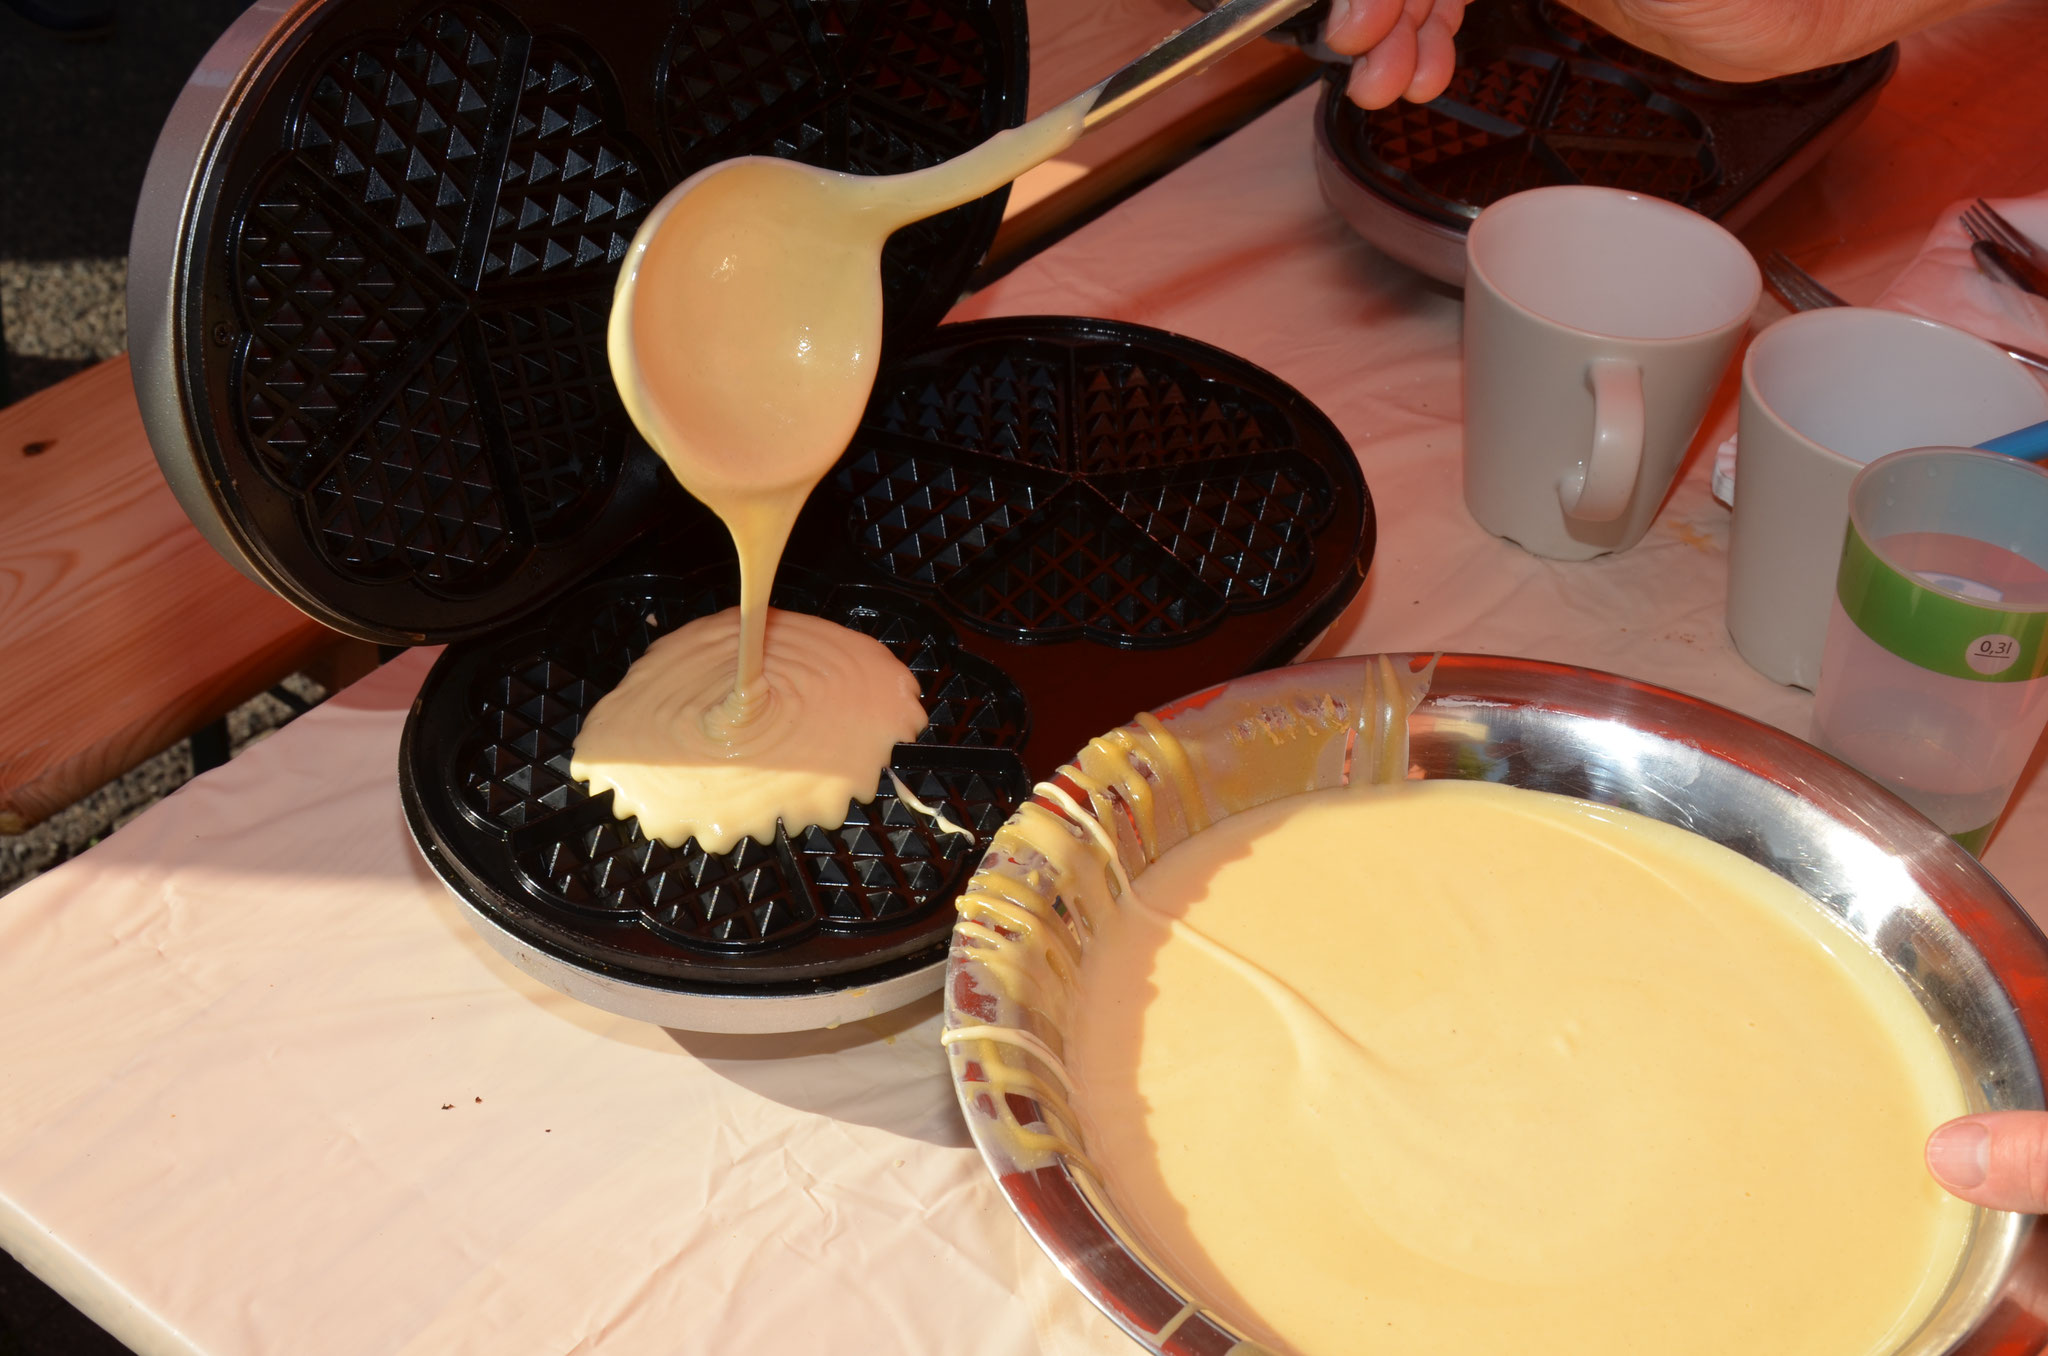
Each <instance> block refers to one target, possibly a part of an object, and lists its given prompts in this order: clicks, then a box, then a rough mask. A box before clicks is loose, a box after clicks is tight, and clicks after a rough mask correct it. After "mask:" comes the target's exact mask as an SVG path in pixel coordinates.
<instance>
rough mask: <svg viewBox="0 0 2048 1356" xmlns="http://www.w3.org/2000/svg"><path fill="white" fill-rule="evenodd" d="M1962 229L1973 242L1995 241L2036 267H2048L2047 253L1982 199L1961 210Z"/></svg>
mask: <svg viewBox="0 0 2048 1356" xmlns="http://www.w3.org/2000/svg"><path fill="white" fill-rule="evenodd" d="M1973 223H1974V227H1973ZM1963 229H1964V230H1966V231H1969V233H1970V237H1971V239H1973V240H1995V241H1997V242H1998V243H1999V244H2001V245H2003V246H2005V247H2006V248H2007V249H2009V250H2011V251H2012V252H2013V253H2014V254H2017V255H2019V256H2021V257H2022V258H2024V259H2025V260H2026V261H2027V262H2028V263H2031V264H2033V265H2035V266H2036V267H2044V266H2048V252H2044V251H2043V250H2042V248H2041V247H2040V246H2039V245H2036V244H2035V243H2034V242H2033V240H2032V239H2031V238H2029V237H2028V235H2027V233H2026V232H2025V231H2022V230H2021V229H2020V228H2019V227H2017V226H2015V225H2013V224H2012V223H2011V222H2010V221H2007V220H2006V219H2005V217H2003V216H2002V215H2000V214H1999V211H1998V209H1997V208H1995V207H1993V206H1992V205H1991V204H1990V203H1988V202H1986V201H1984V200H1983V199H1982V198H1979V199H1977V201H1975V202H1973V203H1971V204H1970V205H1969V206H1968V207H1965V208H1964V209H1963Z"/></svg>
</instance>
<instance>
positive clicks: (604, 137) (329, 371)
mask: <svg viewBox="0 0 2048 1356" xmlns="http://www.w3.org/2000/svg"><path fill="white" fill-rule="evenodd" d="M617 110H618V97H617V91H615V90H614V89H612V88H610V86H609V83H608V80H607V79H606V77H605V76H604V74H603V68H602V66H601V65H599V64H597V63H595V62H594V61H593V60H591V59H590V58H589V57H588V55H587V54H585V53H583V52H582V51H580V50H579V49H578V48H577V47H576V46H574V45H573V44H572V43H571V42H569V41H568V40H557V39H541V38H536V37H533V36H531V35H529V34H526V33H524V32H523V31H521V30H519V29H518V28H517V27H516V26H515V25H514V24H513V22H512V21H511V20H510V19H507V18H499V17H492V16H491V15H487V14H485V13H484V12H482V11H476V10H469V9H463V8H450V9H442V10H436V11H434V12H433V13H430V14H428V15H427V16H425V17H423V18H422V19H421V20H420V21H419V22H418V23H416V24H415V25H414V26H413V27H412V28H411V29H409V30H407V31H406V32H405V33H403V34H397V35H392V36H389V37H385V38H376V39H371V40H368V41H359V42H356V43H353V44H351V45H349V46H348V47H347V48H346V49H345V50H343V51H340V52H338V53H336V54H334V55H333V56H332V57H331V58H330V59H328V60H327V61H326V62H325V63H324V65H323V66H322V67H321V68H320V70H319V72H318V74H317V76H316V77H315V78H314V80H313V82H312V84H311V87H310V88H309V89H308V90H307V92H306V97H305V99H304V101H303V104H302V106H301V109H300V112H299V115H298V116H297V118H296V119H294V120H293V122H292V124H291V127H290V130H289V135H290V139H291V147H290V149H289V150H288V151H287V152H286V153H285V154H283V155H282V156H281V157H280V158H279V159H278V160H277V162H276V163H275V164H274V165H273V166H272V167H271V168H270V169H269V170H268V171H267V172H266V173H265V174H264V176H263V177H262V179H261V180H260V182H259V183H258V185H257V187H256V189H255V191H254V193H253V194H252V196H251V201H250V203H249V205H248V207H247V208H246V209H245V212H244V215H243V219H242V221H241V223H240V225H239V229H238V230H237V231H236V233H235V260H236V273H235V292H236V302H237V309H238V311H239V314H240V318H241V320H242V322H243V327H244V328H245V330H246V334H245V336H244V337H243V338H242V340H241V341H240V343H239V346H238V355H237V360H236V371H235V377H234V387H235V392H236V396H237V402H238V405H239V408H240V411H241V414H242V418H243V432H244V434H245V436H246V437H247V439H248V441H249V443H250V445H251V447H252V448H253V450H254V452H255V453H256V456H255V462H256V465H257V467H258V468H259V469H260V470H261V471H262V472H263V473H264V474H265V475H266V476H267V477H268V478H269V479H270V480H271V481H272V483H273V484H275V485H277V486H279V487H280V488H283V489H288V490H293V491H297V492H299V494H300V495H301V496H302V504H303V512H304V516H305V519H306V520H307V521H308V522H309V523H310V524H311V525H312V526H313V528H314V530H315V537H316V541H317V544H318V547H319V550H320V553H321V556H322V557H323V559H324V560H325V561H326V562H327V563H328V564H329V565H330V566H331V567H332V568H334V569H335V570H336V571H337V572H339V573H341V574H343V575H344V576H346V577H350V578H353V579H357V580H361V581H391V580H407V581H411V582H413V583H416V584H419V585H421V586H424V587H427V588H429V589H431V590H434V591H436V592H438V593H442V594H456V595H460V594H463V593H468V592H474V591H476V590H477V589H479V588H481V587H484V586H487V585H489V584H490V583H493V582H496V581H497V580H499V579H501V578H502V577H503V576H504V575H505V573H506V572H508V571H509V570H511V569H513V568H516V566H517V565H518V564H519V563H520V559H521V557H523V556H524V555H525V554H526V553H527V552H528V551H530V550H531V548H532V546H533V544H534V543H535V542H536V541H537V540H540V539H544V538H546V537H548V536H550V535H553V534H556V533H558V532H560V531H561V530H563V529H564V528H565V527H569V526H573V525H574V524H575V523H576V522H577V521H578V520H580V519H582V518H587V517H588V516H589V515H590V513H591V512H592V511H594V509H595V508H596V506H597V501H600V500H601V499H602V498H603V497H604V496H605V495H606V494H607V493H608V492H609V487H610V485H611V483H612V482H613V481H615V480H616V479H617V475H618V464H619V460H620V458H621V456H622V455H623V453H624V449H625V441H626V436H627V426H626V420H625V415H624V411H623V410H622V409H621V408H620V406H619V404H618V400H617V397H616V396H615V395H614V394H613V393H612V390H611V383H610V380H609V373H608V372H607V371H606V369H605V367H604V363H603V348H604V325H605V320H606V317H607V315H608V314H609V310H610V291H611V285H612V279H613V277H614V274H615V272H616V270H617V266H618V263H619V261H620V260H621V259H622V258H624V256H625V251H626V246H627V244H628V242H629V241H630V240H631V238H632V233H633V230H634V228H635V227H636V225H637V224H638V222H639V220H640V218H641V216H642V215H644V214H645V212H646V210H647V207H648V206H649V204H650V202H651V200H652V198H653V197H654V195H655V192H656V188H657V184H658V182H659V180H658V177H657V170H656V168H655V166H654V164H653V162H652V159H651V157H650V156H649V155H648V154H647V152H646V151H645V150H644V149H643V148H642V147H641V146H640V145H639V144H638V143H637V142H636V141H635V140H634V139H633V138H632V137H630V136H628V135H626V134H625V133H624V132H623V130H622V125H623V119H622V117H621V116H620V114H619V113H618V111H617ZM541 279H545V280H547V282H548V284H549V286H548V287H547V289H546V290H547V296H546V299H545V300H532V301H528V302H527V303H526V304H524V305H522V304H519V301H520V300H521V292H522V284H530V283H532V282H533V281H535V280H541ZM523 290H524V291H525V293H526V295H527V296H529V297H530V296H531V295H532V292H533V289H532V288H531V287H526V288H524V289H523Z"/></svg>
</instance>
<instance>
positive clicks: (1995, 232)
mask: <svg viewBox="0 0 2048 1356" xmlns="http://www.w3.org/2000/svg"><path fill="white" fill-rule="evenodd" d="M1962 225H1963V230H1964V231H1965V232H1966V233H1968V235H1969V237H1970V254H1971V257H1973V258H1974V259H1976V261H1977V267H1978V268H1980V269H1982V270H1983V271H1984V272H1985V273H1986V274H1987V275H1989V276H1990V277H1991V278H1992V279H1993V280H1994V281H1997V282H2004V283H2010V284H2011V285H2012V286H2014V287H2017V288H2019V289H2020V290H2021V291H2023V292H2032V293H2033V294H2034V295H2035V296H2037V297H2041V296H2048V267H2043V262H2044V261H2043V260H2042V259H2041V258H2040V257H2039V254H2038V252H2037V250H2036V248H2035V246H2034V244H2033V242H2032V241H2030V240H2028V239H2027V237H2026V236H2025V235H2023V234H2022V233H2021V232H2020V231H2019V230H2018V229H2017V228H2015V227H2014V226H2013V224H2012V223H2011V222H2009V221H2007V220H2006V219H2005V218H2004V217H2001V216H1999V215H1998V213H1996V212H1994V211H1993V210H1992V209H1991V206H1990V204H1988V203H1986V202H1985V201H1984V200H1983V199H1982V198H1979V199H1978V200H1977V201H1976V202H1975V203H1973V204H1972V205H1971V206H1969V207H1966V208H1964V209H1963V216H1962Z"/></svg>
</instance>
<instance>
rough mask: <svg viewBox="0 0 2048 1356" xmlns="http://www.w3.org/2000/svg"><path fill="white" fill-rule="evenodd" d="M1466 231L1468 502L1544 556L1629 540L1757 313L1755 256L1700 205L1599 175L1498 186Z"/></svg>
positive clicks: (1578, 554)
mask: <svg viewBox="0 0 2048 1356" xmlns="http://www.w3.org/2000/svg"><path fill="white" fill-rule="evenodd" d="M1466 241H1467V245H1466V260H1467V265H1466V276H1465V505H1466V507H1467V508H1468V509H1470V510H1471V513H1472V516H1473V518H1474V519H1476V520H1477V521H1478V523H1479V525H1480V526H1481V527H1483V528H1485V529H1486V530H1487V531H1489V532H1491V533H1493V534H1494V535H1495V536H1499V537H1506V538H1508V539H1509V540H1510V541H1513V542H1516V543H1519V544H1520V545H1521V546H1523V547H1524V548H1526V549H1527V550H1529V551H1532V552H1534V553H1535V554H1537V555H1539V556H1550V557H1553V558H1555V559H1559V560H1586V559H1590V558H1591V557H1593V556H1597V555H1602V554H1605V553H1606V552H1609V551H1621V550H1626V549H1627V548H1629V547H1631V546H1633V545H1635V544H1636V543H1637V542H1638V541H1640V540H1641V539H1642V536H1643V533H1645V532H1646V531H1648V530H1649V527H1650V521H1651V519H1653V518H1654V517H1656V514H1657V509H1658V507H1659V506H1660V505H1662V504H1663V502H1664V496H1665V494H1666V492H1668V491H1669V490H1670V488H1671V481H1672V478H1673V477H1674V476H1675V475H1676V474H1677V473H1678V467H1679V463H1680V462H1682V461H1683V460H1684V459H1685V452H1686V448H1687V447H1688V446H1689V445H1690V444H1691V442H1692V438H1693V435H1694V434H1695V433H1696V432H1698V430H1699V426H1700V420H1701V419H1702V418H1704V417H1705V415H1706V410H1707V404H1708V402H1709V401H1710V400H1711V399H1712V398H1713V394H1714V388H1715V387H1716V386H1717V385H1718V384H1719V383H1720V380H1721V374H1722V372H1723V371H1725V370H1726V369H1727V366H1728V360H1729V358H1730V357H1731V356H1732V355H1733V354H1734V351H1735V344H1736V341H1737V340H1738V339H1740V338H1741V336H1742V331H1743V329H1744V328H1745V327H1746V326H1747V325H1748V323H1749V316H1750V312H1751V311H1753V310H1754V309H1755V308H1756V301H1757V296H1758V293H1759V291H1760V289H1761V286H1762V282H1761V279H1760V278H1759V276H1758V273H1757V267H1756V261H1755V260H1753V259H1751V258H1750V256H1749V251H1748V250H1746V249H1744V248H1743V246H1742V242H1740V241H1739V240H1737V239H1736V238H1735V237H1734V236H1732V235H1730V234H1729V233H1728V232H1727V231H1726V230H1724V229H1722V228H1721V227H1720V226H1718V225H1716V224H1715V223H1714V222H1712V221H1709V220H1708V219H1707V218H1705V217H1703V216H1701V215H1700V214H1699V213H1697V212H1693V211H1689V210H1687V209H1686V208H1683V207H1679V206H1677V205H1676V204H1674V203H1669V202H1665V201H1663V200H1662V199H1660V198H1649V197H1644V196H1643V195H1641V194H1637V193H1626V192H1623V191H1622V190H1620V189H1613V188H1594V187H1590V186H1586V185H1561V186H1557V187H1552V188H1534V189H1530V190H1528V191H1527V192H1523V193H1516V194H1513V195H1511V196H1509V197H1506V198H1502V199H1501V200H1500V201H1498V202H1496V203H1494V204H1493V205H1492V206H1490V207H1488V208H1487V209H1486V210H1485V211H1483V212H1481V213H1480V214H1479V218H1478V220H1476V221H1474V222H1473V223H1472V228H1471V230H1470V232H1469V233H1468V234H1467V237H1466Z"/></svg>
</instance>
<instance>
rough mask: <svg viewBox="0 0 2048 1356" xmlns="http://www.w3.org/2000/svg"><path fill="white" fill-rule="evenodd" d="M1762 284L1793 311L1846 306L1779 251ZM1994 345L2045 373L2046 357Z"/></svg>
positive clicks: (1769, 259)
mask: <svg viewBox="0 0 2048 1356" xmlns="http://www.w3.org/2000/svg"><path fill="white" fill-rule="evenodd" d="M1764 284H1765V285H1766V286H1767V287H1769V288H1770V289H1771V291H1772V292H1773V293H1775V294H1776V295H1777V298H1778V300H1780V301H1782V302H1784V303H1785V304H1786V305H1787V306H1789V307H1791V308H1792V309H1793V310H1795V311H1817V310H1820V309H1821V308H1822V307H1825V306H1846V305H1848V302H1846V301H1844V300H1843V299H1842V298H1841V297H1839V296H1836V295H1835V294H1834V293H1833V292H1830V291H1829V290H1828V289H1827V288H1825V287H1823V286H1822V285H1821V283H1820V280H1819V279H1817V278H1815V277H1814V276H1813V275H1812V274H1811V273H1808V272H1807V271H1806V270H1805V269H1803V268H1801V267H1800V266H1799V265H1797V264H1795V263H1793V262H1792V261H1791V259H1789V258H1787V257H1786V256H1785V254H1784V253H1783V251H1780V250H1772V251H1771V252H1770V254H1769V255H1768V256H1766V257H1765V259H1764ZM1992 342H1993V343H1994V345H1995V346H1996V347H1997V348H1999V349H2000V350H2002V351H2003V352H2005V353H2007V354H2009V355H2011V357H2012V358H2013V359H2014V360H2015V361H2018V362H2022V363H2025V364H2026V365H2027V366H2028V367H2031V368H2033V369H2034V370H2036V371H2038V372H2048V356H2043V355H2042V354H2039V353H2036V352H2034V351H2033V350H2032V349H2025V348H2016V347H2014V346H2013V345H2011V344H1998V343H1997V342H1996V341H1995V340H1994V341H1992Z"/></svg>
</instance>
